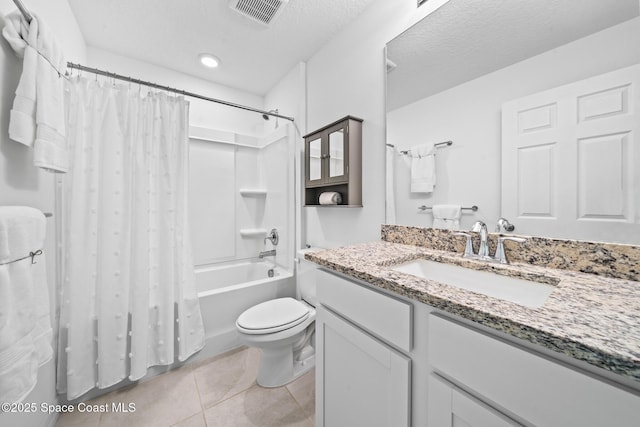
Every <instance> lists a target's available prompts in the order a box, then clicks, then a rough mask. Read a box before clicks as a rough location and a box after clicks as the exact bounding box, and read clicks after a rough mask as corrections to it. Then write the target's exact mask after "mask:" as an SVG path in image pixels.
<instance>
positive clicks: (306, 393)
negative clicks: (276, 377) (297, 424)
mask: <svg viewBox="0 0 640 427" xmlns="http://www.w3.org/2000/svg"><path fill="white" fill-rule="evenodd" d="M287 389H288V390H289V392H290V393H291V395H292V396H293V398H294V399H295V400H296V402H298V404H299V405H300V407H301V408H302V410H303V411H304V413H305V414H306V415H308V416H311V417H313V416H314V415H315V413H316V370H315V368H313V369H311V370H310V371H309V372H307V373H306V374H304V375H302V376H301V377H300V378H297V379H296V380H295V381H292V382H291V383H289V384H287Z"/></svg>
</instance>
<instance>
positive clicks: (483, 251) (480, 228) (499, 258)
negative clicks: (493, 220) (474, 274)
mask: <svg viewBox="0 0 640 427" xmlns="http://www.w3.org/2000/svg"><path fill="white" fill-rule="evenodd" d="M505 221H506V220H505ZM472 231H474V232H477V233H480V247H479V248H478V253H475V252H474V251H473V244H472V243H471V235H470V234H468V233H453V235H454V236H465V237H466V238H467V242H466V244H465V248H464V253H463V254H462V257H463V258H476V259H481V260H485V261H493V262H499V263H500V264H509V260H508V259H507V253H506V252H505V249H504V241H505V240H512V241H514V242H519V243H522V242H524V241H525V239H523V238H521V237H511V236H498V244H497V246H496V253H495V254H494V256H491V255H489V233H488V232H487V225H486V224H485V223H484V222H482V221H476V222H475V223H474V224H473V228H472Z"/></svg>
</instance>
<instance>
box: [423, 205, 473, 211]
mask: <svg viewBox="0 0 640 427" xmlns="http://www.w3.org/2000/svg"><path fill="white" fill-rule="evenodd" d="M418 209H420V210H421V211H426V210H427V209H431V206H425V205H422V206H418ZM460 209H462V210H464V211H473V212H476V211H477V210H478V207H477V206H476V205H473V206H471V207H470V208H464V207H463V208H460Z"/></svg>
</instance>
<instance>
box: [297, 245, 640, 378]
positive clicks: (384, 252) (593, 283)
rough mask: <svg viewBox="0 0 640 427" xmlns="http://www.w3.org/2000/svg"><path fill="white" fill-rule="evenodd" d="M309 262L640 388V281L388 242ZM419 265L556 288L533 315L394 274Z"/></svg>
mask: <svg viewBox="0 0 640 427" xmlns="http://www.w3.org/2000/svg"><path fill="white" fill-rule="evenodd" d="M305 258H306V259H308V260H310V261H313V262H315V263H317V264H319V265H321V266H324V267H326V268H328V269H330V270H334V271H336V272H339V273H343V274H345V275H347V276H350V277H353V278H356V279H360V280H363V281H365V282H368V283H370V284H372V285H374V286H377V287H379V288H382V289H386V290H389V291H392V292H394V293H396V294H400V295H403V296H406V297H408V298H411V299H413V300H416V301H420V302H423V303H425V304H428V305H430V306H432V307H435V308H438V309H441V310H444V311H446V312H449V313H451V314H454V315H458V316H461V317H463V318H466V319H469V320H472V321H474V322H477V323H480V324H482V325H485V326H488V327H490V328H492V329H495V330H497V331H501V332H505V333H507V334H510V335H512V336H514V337H517V338H521V339H524V340H527V341H529V342H531V343H534V344H537V345H540V346H543V347H545V348H548V349H550V350H553V351H556V352H560V353H564V354H566V355H568V356H571V357H573V358H575V359H578V360H582V361H586V362H587V363H590V364H592V365H594V366H597V367H599V368H604V369H606V370H608V371H611V372H613V373H616V374H619V375H622V376H624V377H628V378H629V379H632V380H634V381H633V382H634V384H635V382H636V381H637V382H640V283H639V282H636V281H633V280H628V279H622V278H614V277H605V276H598V275H595V274H589V273H584V272H579V271H571V270H563V269H556V268H546V267H542V266H539V265H530V264H525V263H515V262H514V263H512V264H510V265H501V264H494V263H487V262H484V261H477V260H470V259H463V258H462V257H460V255H458V254H456V253H454V252H450V251H443V250H436V249H430V248H426V247H421V246H414V245H406V244H400V243H393V242H386V241H380V242H372V243H364V244H358V245H354V246H347V247H342V248H336V249H329V250H322V251H317V252H311V253H307V254H306V255H305ZM417 258H425V259H429V260H433V261H439V262H446V263H451V264H457V265H461V266H465V267H469V268H475V269H478V270H488V271H491V272H494V273H497V274H503V275H507V276H513V277H520V278H523V279H529V280H535V281H541V282H544V283H548V284H551V285H554V286H555V289H554V290H553V292H552V293H551V295H550V296H549V298H548V299H547V300H546V302H545V303H544V304H543V305H542V306H541V307H538V308H529V307H525V306H522V305H519V304H516V303H512V302H508V301H505V300H501V299H497V298H492V297H488V296H485V295H482V294H478V293H474V292H471V291H467V290H464V289H459V288H455V287H452V286H447V285H444V284H441V283H438V282H436V281H432V280H426V279H421V278H419V277H416V276H413V275H409V274H405V273H400V272H396V271H394V270H392V269H390V268H389V267H390V266H393V265H396V264H400V263H402V262H406V261H410V260H413V259H417Z"/></svg>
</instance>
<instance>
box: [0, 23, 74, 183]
mask: <svg viewBox="0 0 640 427" xmlns="http://www.w3.org/2000/svg"><path fill="white" fill-rule="evenodd" d="M2 34H3V36H4V38H5V39H6V40H7V41H8V42H9V44H10V45H11V47H12V48H13V50H14V52H15V53H16V55H17V56H18V57H19V58H23V62H22V75H21V76H20V81H19V83H18V87H17V89H16V97H15V99H14V101H13V108H12V109H11V113H10V118H9V137H10V138H11V139H13V140H14V141H16V142H20V143H22V144H24V145H27V146H33V159H34V165H35V166H37V167H40V168H43V169H45V170H48V171H51V172H66V171H67V170H68V160H67V153H66V138H65V121H64V84H63V80H64V79H63V78H62V74H64V72H65V70H66V61H65V60H64V55H63V54H62V50H61V49H60V45H59V44H58V43H57V41H56V40H55V39H54V37H53V34H52V33H51V31H50V30H49V28H48V27H47V26H46V24H44V23H43V22H42V21H41V20H40V19H39V18H38V16H36V15H33V19H32V20H31V23H29V24H28V23H27V22H26V20H25V19H24V17H23V16H22V14H21V13H20V12H19V11H15V12H12V13H10V14H9V15H7V16H6V17H5V26H4V28H3V29H2Z"/></svg>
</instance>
